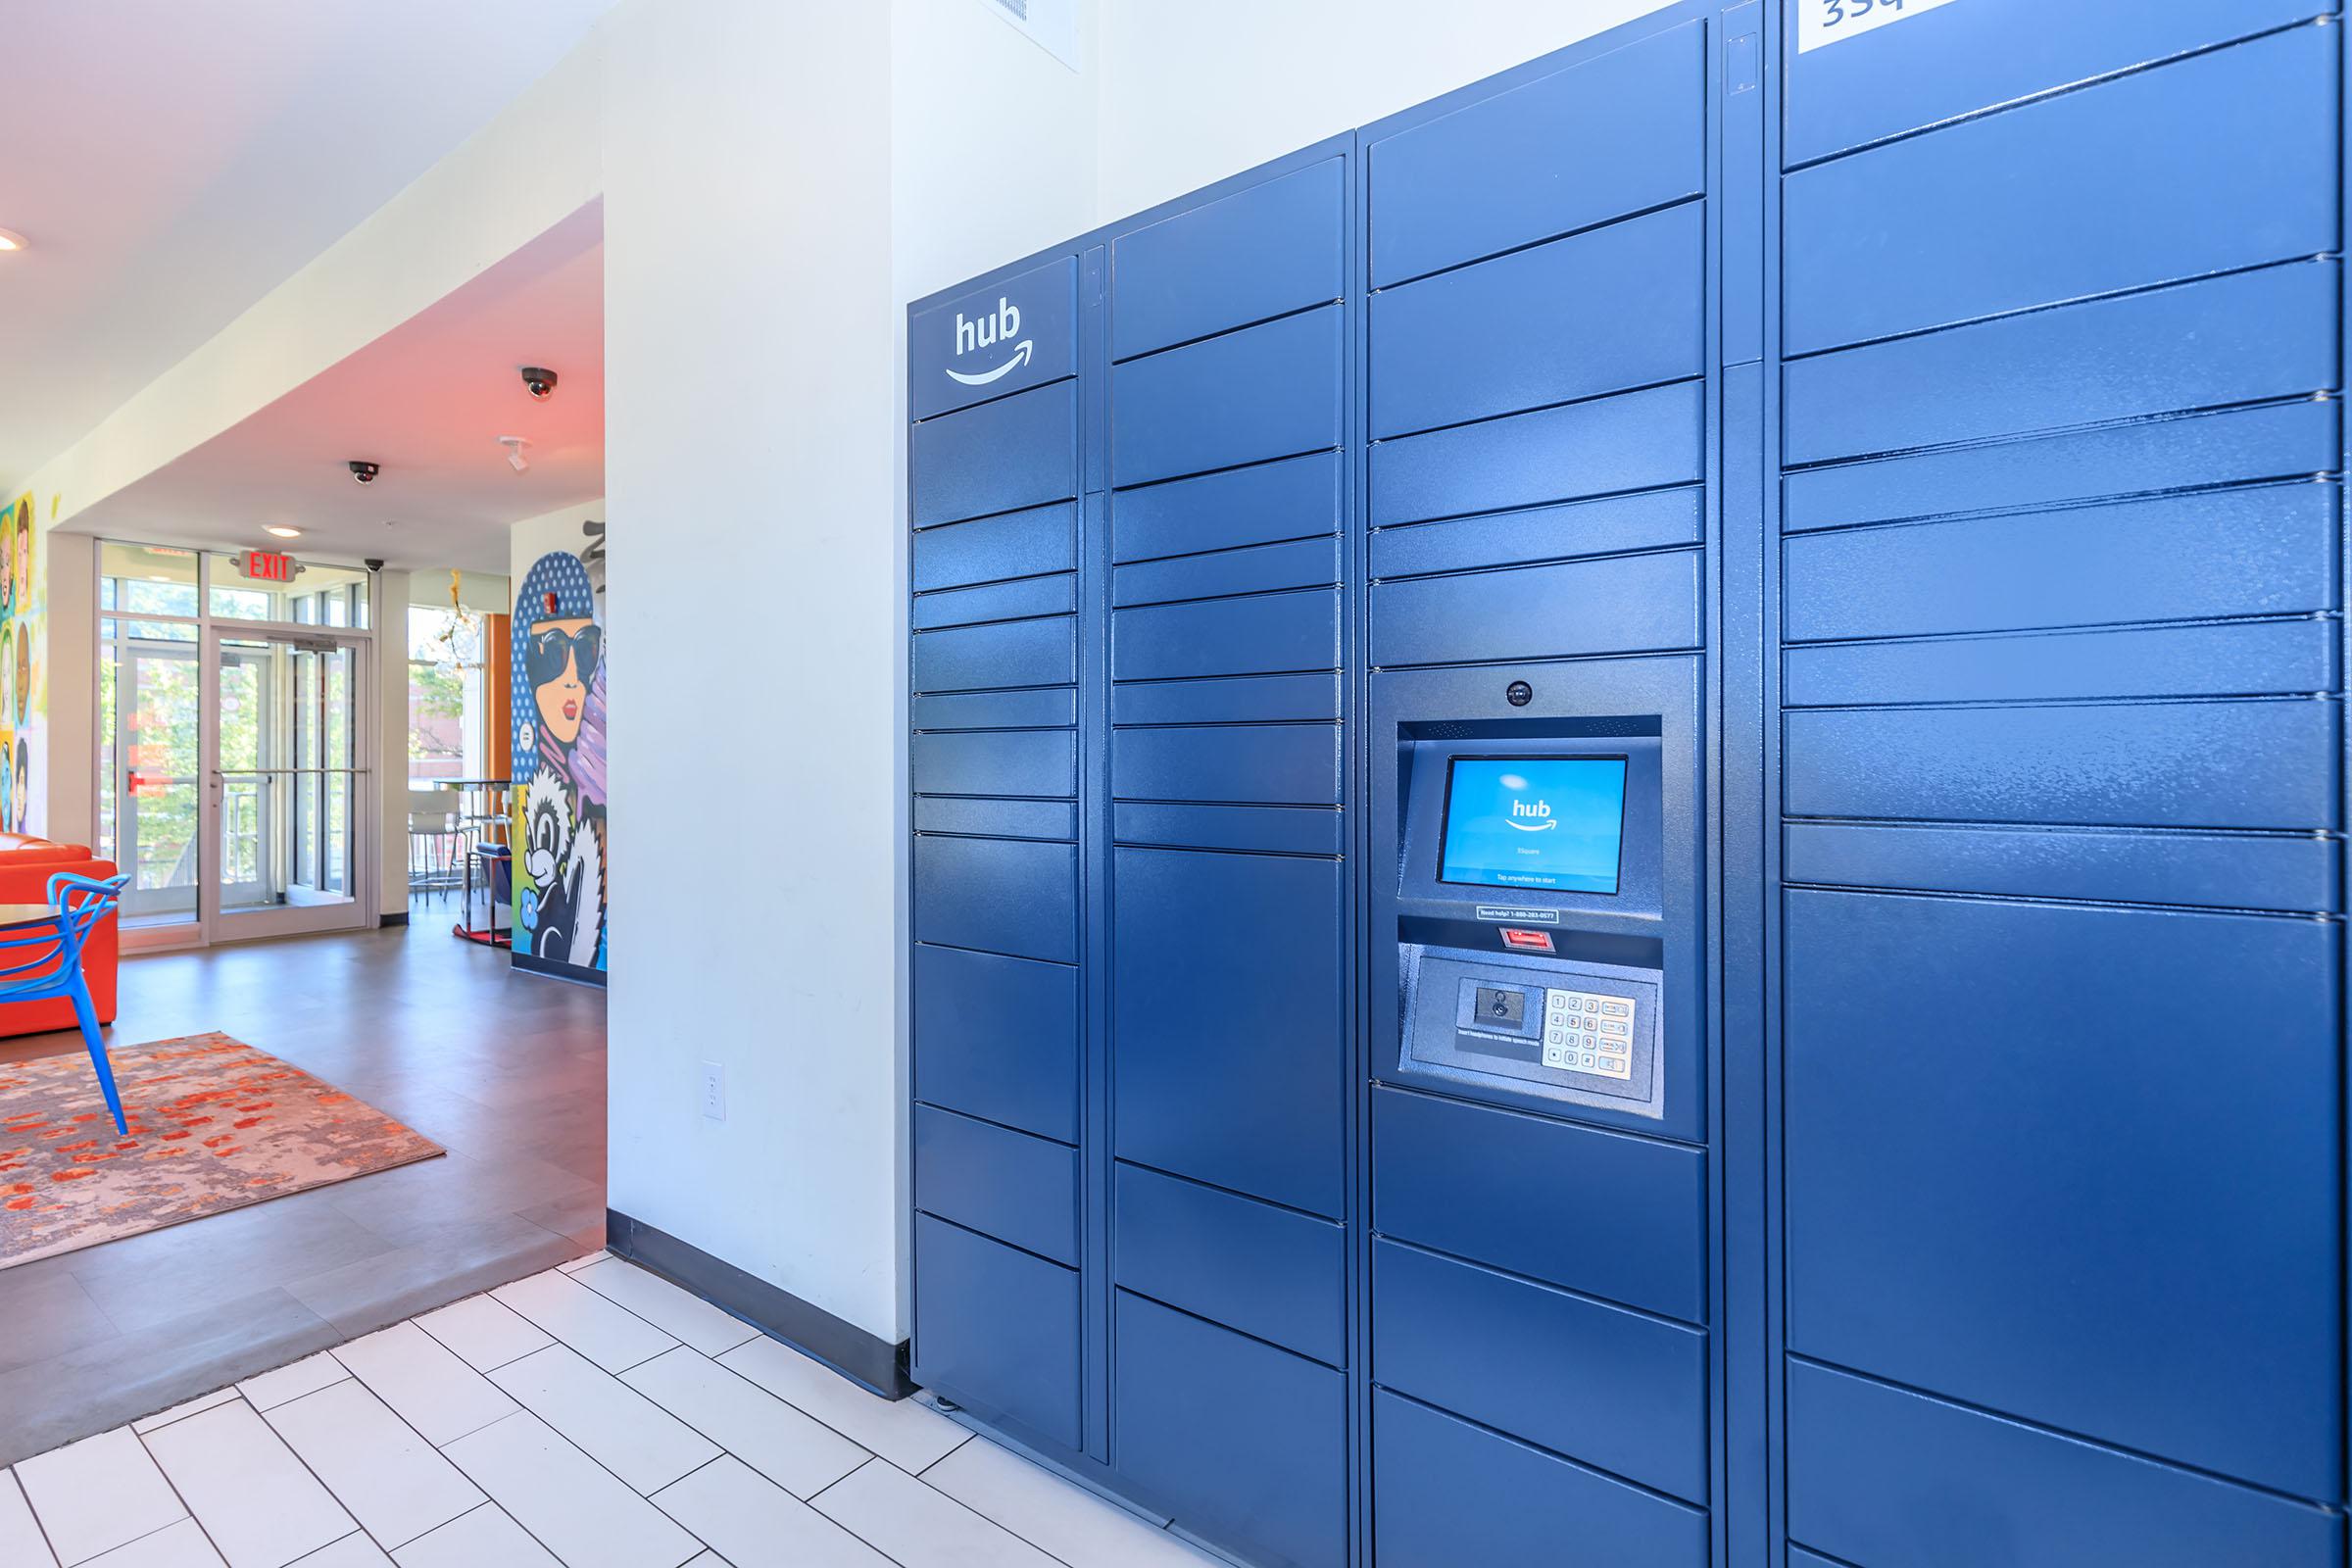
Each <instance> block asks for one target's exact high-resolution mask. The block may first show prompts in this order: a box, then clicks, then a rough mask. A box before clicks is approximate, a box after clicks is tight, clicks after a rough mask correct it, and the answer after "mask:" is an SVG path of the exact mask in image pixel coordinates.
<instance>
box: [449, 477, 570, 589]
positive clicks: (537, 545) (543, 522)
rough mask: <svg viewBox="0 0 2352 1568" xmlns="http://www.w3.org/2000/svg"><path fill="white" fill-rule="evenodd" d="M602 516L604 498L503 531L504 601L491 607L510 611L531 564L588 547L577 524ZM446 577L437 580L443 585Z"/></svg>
mask: <svg viewBox="0 0 2352 1568" xmlns="http://www.w3.org/2000/svg"><path fill="white" fill-rule="evenodd" d="M604 515H605V498H604V497H603V496H598V497H597V498H596V499H595V500H594V501H588V502H583V503H581V504H580V505H579V506H576V507H564V508H562V509H560V510H558V511H555V512H543V513H541V514H540V515H538V516H536V517H525V518H523V519H522V521H520V522H518V523H516V524H515V525H514V526H513V527H512V528H509V529H508V530H507V574H508V575H507V583H508V586H507V602H506V603H505V604H502V605H497V606H493V607H489V608H494V609H496V610H497V612H498V613H500V614H502V615H511V614H513V613H515V598H514V585H515V584H516V583H519V582H520V581H522V578H523V574H524V573H525V572H527V571H529V570H530V569H531V563H533V562H535V561H537V560H538V559H539V558H540V557H541V556H544V555H546V554H547V553H548V552H549V551H551V550H564V551H569V552H570V553H571V554H572V555H575V556H576V555H578V554H579V553H580V552H581V551H583V550H585V549H587V548H588V545H589V539H588V536H587V535H586V534H584V533H582V532H581V531H580V524H581V523H583V522H588V521H592V520H595V521H601V520H603V518H604ZM448 580H449V579H448V578H446V577H444V578H442V579H441V581H442V582H443V584H444V585H445V586H446V584H447V583H448Z"/></svg>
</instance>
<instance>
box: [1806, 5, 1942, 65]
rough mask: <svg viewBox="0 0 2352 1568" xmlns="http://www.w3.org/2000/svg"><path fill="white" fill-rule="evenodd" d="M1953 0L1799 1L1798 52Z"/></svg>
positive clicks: (1863, 31)
mask: <svg viewBox="0 0 2352 1568" xmlns="http://www.w3.org/2000/svg"><path fill="white" fill-rule="evenodd" d="M1951 3H1952V0H1797V11H1796V52H1797V53H1798V54H1800V55H1801V54H1804V53H1806V52H1807V51H1809V50H1814V49H1821V48H1826V47H1827V46H1828V45H1830V44H1834V43H1843V42H1845V40H1846V39H1848V38H1859V37H1861V36H1862V34H1864V33H1866V32H1875V31H1877V30H1878V29H1879V28H1881V27H1887V26H1892V25H1894V24H1895V23H1898V22H1902V21H1905V20H1907V19H1909V18H1912V17H1916V16H1918V15H1919V14H1920V13H1921V12H1923V11H1933V10H1935V9H1936V7H1937V6H1948V5H1950V4H1951Z"/></svg>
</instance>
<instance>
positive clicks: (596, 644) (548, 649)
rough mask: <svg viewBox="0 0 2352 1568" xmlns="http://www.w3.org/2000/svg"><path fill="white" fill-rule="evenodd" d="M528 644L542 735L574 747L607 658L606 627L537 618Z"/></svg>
mask: <svg viewBox="0 0 2352 1568" xmlns="http://www.w3.org/2000/svg"><path fill="white" fill-rule="evenodd" d="M525 646H526V652H527V657H526V658H525V659H524V661H523V662H524V664H525V666H526V667H527V668H528V670H529V672H530V677H531V701H532V702H533V704H534V705H535V706H536V707H537V708H538V710H539V729H540V733H541V734H542V735H544V736H546V737H547V738H548V739H550V740H552V741H554V742H555V743H556V744H557V745H559V746H564V747H569V746H571V745H573V744H575V743H576V742H577V741H578V740H579V738H580V720H581V719H582V718H584V717H586V716H587V712H588V682H589V681H590V680H591V679H592V678H594V676H595V674H596V667H597V665H598V663H599V662H601V660H602V655H603V653H604V646H605V633H604V628H603V627H601V626H599V625H597V624H596V622H594V621H592V620H585V619H580V618H576V617H567V618H565V619H563V620H542V621H537V622H534V623H533V625H532V626H531V631H530V641H529V643H528V644H526V645H525Z"/></svg>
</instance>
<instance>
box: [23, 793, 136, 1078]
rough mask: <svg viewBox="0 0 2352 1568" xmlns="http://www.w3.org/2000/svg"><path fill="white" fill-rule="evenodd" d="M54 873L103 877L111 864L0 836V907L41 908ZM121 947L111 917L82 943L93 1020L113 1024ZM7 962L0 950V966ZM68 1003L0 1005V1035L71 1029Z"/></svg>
mask: <svg viewBox="0 0 2352 1568" xmlns="http://www.w3.org/2000/svg"><path fill="white" fill-rule="evenodd" d="M60 871H71V872H73V874H74V875H75V876H88V877H109V876H113V875H114V874H115V867H114V864H113V862H112V861H109V860H100V859H95V858H92V857H91V855H90V852H89V850H88V848H87V847H86V846H84V845H80V844H52V843H50V842H49V841H48V840H47V839H36V838H32V837H29V836H27V835H25V834H23V833H0V904H46V903H48V902H49V879H50V878H51V877H53V876H55V875H57V873H58V872H60ZM120 951H121V944H120V941H119V939H118V937H117V934H116V931H115V916H113V915H111V914H110V915H108V916H107V917H106V918H105V919H103V920H101V921H99V922H98V924H97V926H96V928H94V929H93V930H92V931H91V932H90V939H89V941H87V942H85V943H83V944H82V949H81V973H82V978H83V979H85V980H87V981H89V983H90V1000H91V1001H92V1002H94V1003H96V1004H97V1005H98V1021H99V1022H100V1023H113V1022H114V1021H115V960H116V958H117V956H118V955H119V953H120ZM9 961H11V959H10V956H9V955H8V954H7V953H5V952H0V964H5V963H7V962H9ZM73 1027H74V1022H73V1004H72V1003H70V1002H67V1001H65V1000H64V999H63V998H56V999H52V1000H51V1001H48V1002H16V1003H10V1004H8V1005H5V1006H0V1036H6V1035H31V1034H40V1033H43V1032H44V1031H47V1030H51V1029H72V1028H73Z"/></svg>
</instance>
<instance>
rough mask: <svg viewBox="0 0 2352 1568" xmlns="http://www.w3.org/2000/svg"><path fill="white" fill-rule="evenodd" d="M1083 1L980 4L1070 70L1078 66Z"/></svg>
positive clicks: (1002, 0)
mask: <svg viewBox="0 0 2352 1568" xmlns="http://www.w3.org/2000/svg"><path fill="white" fill-rule="evenodd" d="M1082 3H1083V0H980V4H982V5H984V6H986V7H987V8H988V9H989V10H991V11H993V12H995V13H996V14H997V15H998V16H1000V17H1003V18H1004V19H1005V21H1006V22H1008V23H1010V24H1012V25H1013V26H1015V27H1018V28H1019V29H1020V30H1021V31H1022V32H1024V33H1026V34H1028V35H1029V37H1030V38H1031V40H1033V41H1034V42H1035V43H1036V44H1037V45H1038V47H1039V48H1041V49H1043V50H1045V51H1046V52H1047V53H1048V54H1050V55H1052V56H1053V57H1054V59H1056V60H1058V61H1060V62H1061V63H1062V64H1063V65H1065V66H1067V67H1069V68H1070V69H1071V70H1072V71H1076V70H1078V69H1079V64H1078V7H1079V6H1080V5H1081V4H1082Z"/></svg>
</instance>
